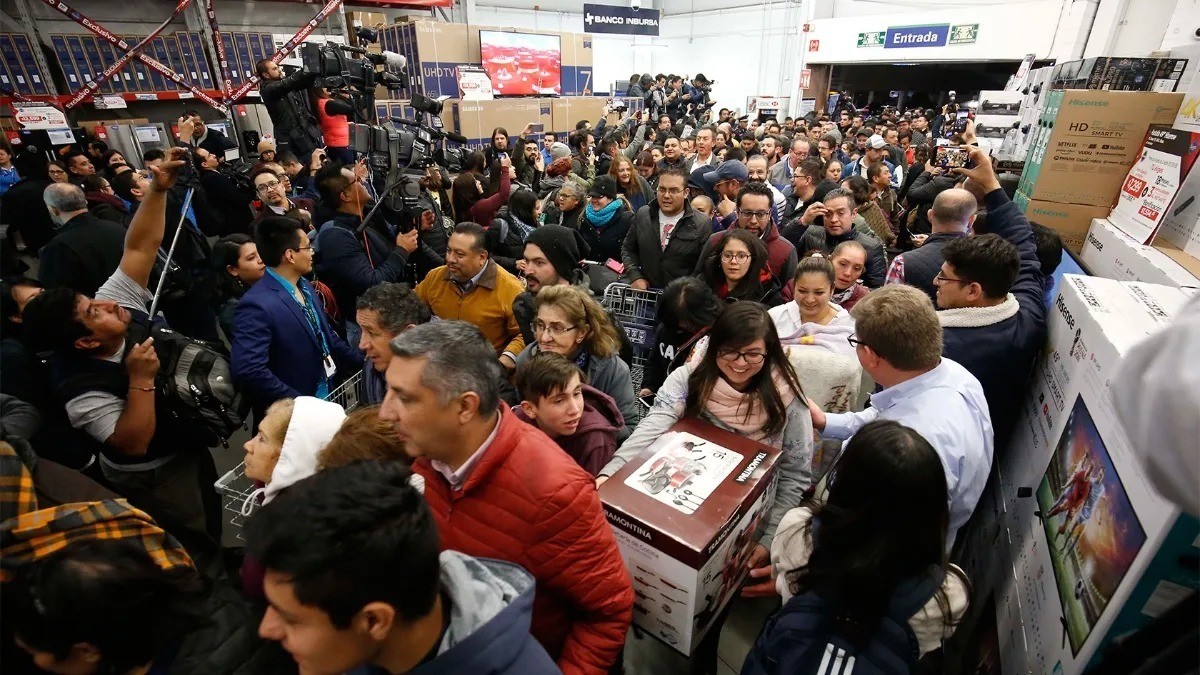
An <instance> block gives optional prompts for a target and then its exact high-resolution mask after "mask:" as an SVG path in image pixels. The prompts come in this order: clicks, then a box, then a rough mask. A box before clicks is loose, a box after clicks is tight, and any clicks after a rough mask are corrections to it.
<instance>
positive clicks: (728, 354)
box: [717, 349, 767, 366]
mask: <svg viewBox="0 0 1200 675" xmlns="http://www.w3.org/2000/svg"><path fill="white" fill-rule="evenodd" d="M717 356H719V357H721V358H722V359H724V360H726V361H728V362H730V363H736V362H737V360H738V359H742V360H743V361H745V362H746V363H748V364H750V365H752V366H757V365H758V364H760V363H762V362H763V359H765V358H767V355H766V354H764V353H762V352H739V351H738V350H736V349H722V350H721V351H720V352H717Z"/></svg>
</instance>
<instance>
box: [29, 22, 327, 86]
mask: <svg viewBox="0 0 1200 675" xmlns="http://www.w3.org/2000/svg"><path fill="white" fill-rule="evenodd" d="M43 1H44V2H53V1H55V0H43ZM341 6H342V0H329V2H328V3H326V4H325V6H324V7H322V8H321V11H319V12H317V13H316V15H315V16H313V18H311V19H309V21H308V23H306V24H304V25H303V26H301V28H300V30H298V31H296V34H295V35H293V36H292V39H290V40H288V41H287V42H285V43H284V44H283V46H282V47H280V48H279V49H278V50H276V52H275V54H273V55H272V56H271V58H270V59H269V60H271V61H274V62H275V63H279V62H280V61H282V60H283V59H284V58H285V57H286V56H287V55H288V54H291V53H292V50H294V49H295V48H296V47H298V46H299V45H300V44H301V43H302V42H304V38H307V37H308V36H309V35H311V34H312V32H313V31H314V30H316V29H317V26H319V25H321V23H322V22H324V21H325V19H327V18H329V15H330V14H332V13H333V12H334V11H335V10H337V8H338V7H341ZM218 42H219V40H218ZM260 81H261V80H260V79H259V77H258V73H257V69H256V72H255V73H254V76H253V77H251V78H250V79H249V80H246V81H245V82H243V83H242V86H240V87H238V88H237V89H236V90H234V92H233V93H232V94H230V95H229V97H228V98H229V100H231V101H236V100H238V99H240V98H241V97H243V96H245V95H246V92H248V91H250V90H251V89H253V88H254V87H256V86H258V83H259V82H260Z"/></svg>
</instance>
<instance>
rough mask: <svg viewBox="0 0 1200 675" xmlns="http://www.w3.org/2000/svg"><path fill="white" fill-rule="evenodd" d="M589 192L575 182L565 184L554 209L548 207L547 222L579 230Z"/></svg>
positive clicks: (557, 194)
mask: <svg viewBox="0 0 1200 675" xmlns="http://www.w3.org/2000/svg"><path fill="white" fill-rule="evenodd" d="M587 192H588V188H586V187H583V186H581V185H580V184H579V183H576V182H574V181H567V182H565V183H563V185H562V187H560V188H559V189H558V191H557V192H555V193H554V209H553V210H551V209H550V207H548V206H547V207H546V222H547V223H549V222H551V218H554V219H555V221H554V224H556V225H562V226H563V227H569V228H571V229H572V230H578V229H579V221H580V219H581V218H583V210H584V208H585V207H586V206H587V203H586V202H585V201H584V196H585V195H586V194H587ZM618 257H619V256H618Z"/></svg>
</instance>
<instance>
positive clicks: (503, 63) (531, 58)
mask: <svg viewBox="0 0 1200 675" xmlns="http://www.w3.org/2000/svg"><path fill="white" fill-rule="evenodd" d="M479 50H480V53H481V56H482V57H483V69H484V70H485V71H487V74H488V79H490V80H491V81H492V90H493V91H495V92H496V94H497V95H498V96H536V95H538V94H562V45H561V42H560V40H559V36H557V35H539V34H535V33H505V32H501V31H494V30H481V31H479Z"/></svg>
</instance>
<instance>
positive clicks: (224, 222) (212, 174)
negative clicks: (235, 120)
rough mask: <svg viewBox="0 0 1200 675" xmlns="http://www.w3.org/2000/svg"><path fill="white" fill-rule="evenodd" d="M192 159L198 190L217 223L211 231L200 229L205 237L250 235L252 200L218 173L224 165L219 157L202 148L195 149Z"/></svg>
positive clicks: (221, 173) (210, 228) (209, 229)
mask: <svg viewBox="0 0 1200 675" xmlns="http://www.w3.org/2000/svg"><path fill="white" fill-rule="evenodd" d="M192 156H193V159H194V161H195V163H196V171H197V172H198V173H199V176H200V187H201V188H202V189H203V190H204V196H205V198H206V199H207V200H208V204H209V205H210V206H211V207H212V209H213V215H214V216H215V219H216V221H217V222H216V223H214V224H213V225H214V226H212V227H203V228H202V229H203V230H204V232H205V234H208V235H210V236H211V235H216V236H222V237H223V236H225V235H227V234H234V233H240V234H249V233H250V220H251V218H252V217H253V215H254V214H253V213H252V212H251V210H250V201H251V200H252V198H253V196H252V195H249V194H246V193H245V192H244V191H243V190H241V189H239V188H238V186H237V185H235V184H234V182H233V181H232V180H231V179H230V178H229V176H227V175H225V174H224V173H223V172H222V171H221V169H222V168H223V167H222V162H224V159H223V158H222V157H221V156H219V155H217V154H216V153H213V152H209V151H208V150H207V149H205V148H203V147H200V148H196V150H195V152H194V153H193V155H192Z"/></svg>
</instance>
